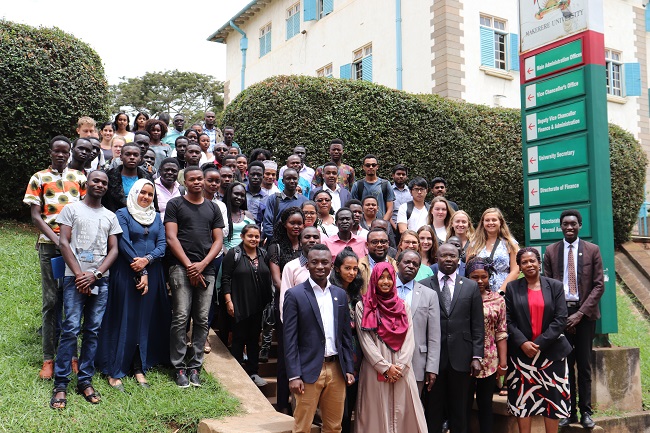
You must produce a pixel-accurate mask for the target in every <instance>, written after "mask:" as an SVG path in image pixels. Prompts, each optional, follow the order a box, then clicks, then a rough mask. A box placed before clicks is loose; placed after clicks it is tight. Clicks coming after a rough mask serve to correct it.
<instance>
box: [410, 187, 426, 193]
mask: <svg viewBox="0 0 650 433" xmlns="http://www.w3.org/2000/svg"><path fill="white" fill-rule="evenodd" d="M411 191H413V192H417V193H422V192H427V189H426V188H411Z"/></svg>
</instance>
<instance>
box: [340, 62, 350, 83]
mask: <svg viewBox="0 0 650 433" xmlns="http://www.w3.org/2000/svg"><path fill="white" fill-rule="evenodd" d="M351 70H352V64H350V63H348V64H347V65H341V67H340V69H339V77H341V79H344V80H349V79H350V71H351Z"/></svg>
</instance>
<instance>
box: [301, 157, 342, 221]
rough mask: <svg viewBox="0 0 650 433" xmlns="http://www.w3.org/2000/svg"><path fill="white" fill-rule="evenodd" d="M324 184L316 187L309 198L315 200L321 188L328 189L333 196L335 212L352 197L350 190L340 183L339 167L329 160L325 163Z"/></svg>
mask: <svg viewBox="0 0 650 433" xmlns="http://www.w3.org/2000/svg"><path fill="white" fill-rule="evenodd" d="M323 180H324V183H323V186H322V187H319V188H314V189H313V190H312V191H311V194H309V199H310V200H313V199H314V197H315V196H316V193H317V192H318V191H321V190H323V189H324V190H325V191H328V192H329V193H330V195H331V196H332V209H334V212H336V211H338V210H339V209H341V208H342V207H343V206H345V204H346V203H347V202H348V200H350V199H351V198H352V197H351V196H350V191H348V190H347V189H345V188H344V187H342V186H340V185H339V184H338V180H339V168H338V167H337V165H336V164H335V163H333V162H328V163H327V164H325V165H323Z"/></svg>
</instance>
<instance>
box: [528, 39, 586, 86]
mask: <svg viewBox="0 0 650 433" xmlns="http://www.w3.org/2000/svg"><path fill="white" fill-rule="evenodd" d="M581 63H582V40H581V39H576V40H575V41H573V42H569V43H568V44H564V45H560V46H559V47H555V48H551V49H550V50H548V51H544V52H542V53H539V54H536V55H534V56H530V57H528V58H526V59H524V78H525V81H528V80H532V79H535V78H537V77H541V76H542V75H546V74H552V73H553V72H557V71H559V70H562V69H565V68H570V67H571V66H576V65H579V64H581Z"/></svg>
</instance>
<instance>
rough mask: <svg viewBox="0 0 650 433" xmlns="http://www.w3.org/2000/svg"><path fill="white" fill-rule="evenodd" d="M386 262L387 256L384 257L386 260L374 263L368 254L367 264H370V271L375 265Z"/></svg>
mask: <svg viewBox="0 0 650 433" xmlns="http://www.w3.org/2000/svg"><path fill="white" fill-rule="evenodd" d="M387 261H388V254H387V255H386V258H385V259H384V260H382V261H381V262H376V261H375V260H374V259H373V258H372V256H371V255H370V254H368V264H370V269H371V270H372V269H373V268H374V267H375V265H376V264H377V263H383V262H387Z"/></svg>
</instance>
